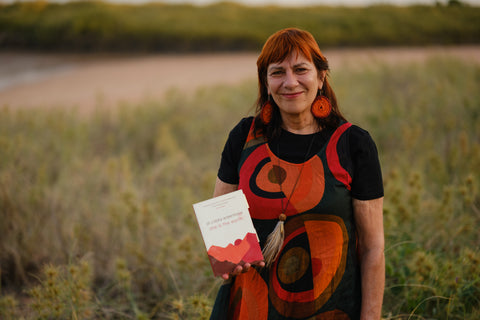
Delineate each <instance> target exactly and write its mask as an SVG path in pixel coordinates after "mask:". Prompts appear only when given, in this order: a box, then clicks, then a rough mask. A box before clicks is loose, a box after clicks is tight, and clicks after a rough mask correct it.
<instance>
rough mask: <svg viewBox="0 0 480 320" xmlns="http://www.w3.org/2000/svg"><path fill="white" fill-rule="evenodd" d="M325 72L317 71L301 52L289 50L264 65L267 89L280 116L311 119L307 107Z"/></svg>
mask: <svg viewBox="0 0 480 320" xmlns="http://www.w3.org/2000/svg"><path fill="white" fill-rule="evenodd" d="M325 74H326V72H325V71H321V72H320V73H319V72H318V71H317V69H316V68H315V65H314V64H313V62H312V61H310V60H308V59H307V58H306V57H305V56H304V55H303V54H301V53H295V52H294V53H292V54H290V55H289V56H287V58H286V59H285V60H283V61H281V62H278V63H271V64H269V65H268V68H267V90H268V94H270V95H271V96H272V98H273V100H274V101H275V103H276V104H277V106H278V107H279V109H280V114H281V115H282V119H284V120H285V119H286V118H292V117H295V118H301V119H302V120H303V121H310V120H313V115H312V114H311V112H310V107H311V105H312V103H313V100H315V97H316V96H317V91H318V89H321V88H322V86H323V79H325Z"/></svg>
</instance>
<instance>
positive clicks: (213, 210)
mask: <svg viewBox="0 0 480 320" xmlns="http://www.w3.org/2000/svg"><path fill="white" fill-rule="evenodd" d="M193 209H194V210H195V215H196V217H197V221H198V225H199V227H200V231H201V233H202V237H203V241H204V242H205V248H206V249H207V254H208V258H209V259H210V264H211V265H212V269H213V274H214V275H215V276H221V275H222V274H225V273H230V272H231V271H233V270H234V269H235V267H236V266H237V265H244V264H245V263H247V262H248V263H250V264H255V263H258V262H260V261H263V255H262V250H261V249H260V244H259V243H258V236H257V232H256V230H255V228H254V227H253V222H252V219H251V217H250V213H249V211H248V203H247V199H246V198H245V195H244V194H243V191H242V190H237V191H234V192H231V193H227V194H225V195H222V196H219V197H215V198H212V199H209V200H205V201H202V202H199V203H195V204H194V205H193Z"/></svg>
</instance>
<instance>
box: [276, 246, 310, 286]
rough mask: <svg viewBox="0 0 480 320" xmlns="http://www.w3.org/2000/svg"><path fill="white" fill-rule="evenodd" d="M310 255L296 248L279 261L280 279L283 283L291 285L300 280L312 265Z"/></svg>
mask: <svg viewBox="0 0 480 320" xmlns="http://www.w3.org/2000/svg"><path fill="white" fill-rule="evenodd" d="M309 259H310V255H309V254H308V252H307V251H306V250H305V249H303V248H300V247H295V248H292V249H290V250H288V251H287V252H286V253H284V254H283V256H282V258H281V259H280V260H279V261H278V278H279V279H280V281H281V282H282V283H286V284H290V283H294V282H295V281H297V280H299V279H300V278H301V277H303V275H304V274H305V271H307V268H308V266H309V265H310V261H309Z"/></svg>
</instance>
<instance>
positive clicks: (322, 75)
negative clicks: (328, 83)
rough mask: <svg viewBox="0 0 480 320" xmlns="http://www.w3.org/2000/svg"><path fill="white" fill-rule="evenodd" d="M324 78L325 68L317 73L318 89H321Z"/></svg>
mask: <svg viewBox="0 0 480 320" xmlns="http://www.w3.org/2000/svg"><path fill="white" fill-rule="evenodd" d="M325 79H327V70H322V71H320V72H319V73H318V80H320V81H319V83H318V89H320V90H321V89H322V88H323V83H324V82H325Z"/></svg>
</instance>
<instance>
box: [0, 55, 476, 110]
mask: <svg viewBox="0 0 480 320" xmlns="http://www.w3.org/2000/svg"><path fill="white" fill-rule="evenodd" d="M324 54H325V56H326V57H327V58H328V60H329V62H330V67H331V69H332V70H333V71H334V70H339V69H342V68H357V67H361V66H364V65H365V64H381V63H388V64H401V63H406V62H420V63H421V62H422V61H424V60H425V59H427V58H428V57H431V56H433V55H435V56H456V57H459V58H461V59H463V60H466V61H472V62H475V63H477V64H480V46H462V47H427V48H368V49H330V50H325V51H324ZM257 56H258V53H218V54H187V55H185V54H183V55H162V54H157V55H135V56H122V55H67V54H63V55H62V54H32V53H0V107H5V106H7V107H9V108H12V109H17V108H78V109H80V110H82V111H86V112H88V111H91V110H93V109H94V108H112V107H115V106H118V105H122V104H132V105H135V104H137V103H141V102H142V101H143V100H145V99H161V98H162V97H163V96H164V95H165V93H166V92H168V91H169V90H170V89H172V88H175V89H177V90H180V91H182V92H185V94H192V93H194V92H195V91H196V90H197V89H199V88H202V87H208V86H212V85H219V84H227V85H230V84H231V85H234V84H236V83H240V82H243V81H246V80H248V79H252V80H253V81H255V79H256V59H257ZM439 67H440V66H439Z"/></svg>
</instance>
